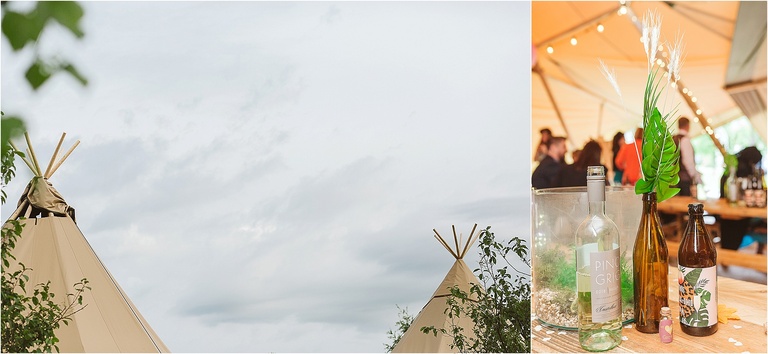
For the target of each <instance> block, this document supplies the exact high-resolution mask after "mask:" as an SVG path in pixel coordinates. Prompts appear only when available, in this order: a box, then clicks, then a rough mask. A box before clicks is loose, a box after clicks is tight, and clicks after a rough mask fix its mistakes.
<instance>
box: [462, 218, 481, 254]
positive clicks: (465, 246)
mask: <svg viewBox="0 0 768 354" xmlns="http://www.w3.org/2000/svg"><path fill="white" fill-rule="evenodd" d="M476 228H477V224H475V226H472V232H470V233H469V238H468V239H467V243H466V244H464V250H462V251H461V258H464V255H465V254H467V250H468V249H469V243H470V242H472V235H474V234H475V229H476Z"/></svg>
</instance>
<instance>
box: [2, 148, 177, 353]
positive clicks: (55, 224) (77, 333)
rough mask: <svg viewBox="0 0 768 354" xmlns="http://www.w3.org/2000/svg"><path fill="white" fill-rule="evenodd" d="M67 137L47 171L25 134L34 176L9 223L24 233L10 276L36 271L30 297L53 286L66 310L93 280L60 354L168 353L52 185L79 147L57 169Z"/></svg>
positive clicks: (62, 338)
mask: <svg viewBox="0 0 768 354" xmlns="http://www.w3.org/2000/svg"><path fill="white" fill-rule="evenodd" d="M65 136H66V133H65V134H62V136H61V139H60V140H59V144H58V145H57V147H56V150H55V151H54V153H53V157H52V158H51V160H50V163H49V164H48V168H47V169H45V170H43V169H41V168H40V165H39V163H38V161H37V157H36V156H35V154H34V149H32V146H31V145H30V143H29V136H28V135H26V134H25V137H26V139H27V145H28V146H29V148H28V152H29V154H28V155H27V156H26V157H22V158H21V159H22V160H23V161H24V163H25V164H26V165H27V166H28V167H29V168H30V170H32V173H33V174H34V175H35V177H33V178H32V181H31V182H30V183H29V185H28V186H27V188H26V189H25V191H24V193H23V194H22V196H21V198H20V200H19V203H18V208H17V209H16V211H14V212H13V214H12V215H11V216H10V218H9V219H10V220H18V221H19V223H20V224H21V225H22V227H23V228H22V232H21V235H20V237H19V238H18V239H17V240H16V246H15V248H14V249H13V255H14V256H15V257H16V261H13V262H11V267H10V268H9V269H8V271H10V272H15V271H16V270H18V269H19V268H20V266H19V265H18V263H21V264H23V265H24V266H25V267H26V268H28V269H31V270H29V271H27V273H26V275H27V276H29V280H28V281H27V286H26V291H27V292H31V291H33V290H32V288H33V287H34V286H36V285H37V284H40V283H46V282H48V281H50V291H51V292H52V293H53V294H55V295H56V297H55V298H54V301H55V302H57V303H59V304H60V306H62V307H63V306H64V305H65V302H67V303H69V302H71V301H74V299H71V298H69V297H68V296H67V294H72V293H75V290H74V285H75V284H77V283H80V282H81V281H82V279H83V278H85V279H87V280H88V286H89V287H90V288H91V289H90V290H85V291H84V292H83V293H82V296H83V304H84V305H85V307H83V308H82V309H81V310H79V311H77V312H75V313H74V314H73V315H72V319H71V320H69V321H68V322H69V323H68V324H67V325H65V324H62V325H61V327H59V328H58V329H57V330H56V331H55V333H56V337H57V338H58V339H59V342H58V343H57V346H58V348H59V351H60V352H66V353H72V352H100V353H105V352H132V353H139V352H140V353H149V352H169V350H168V348H167V347H166V346H165V344H164V343H163V342H162V341H161V340H160V338H159V337H158V336H157V334H156V333H155V331H154V330H153V329H152V327H150V326H149V323H147V321H146V320H145V319H144V317H143V316H142V315H141V313H139V311H138V309H136V306H135V305H134V304H133V303H132V302H131V300H130V299H129V298H128V296H127V295H126V294H125V292H124V291H123V289H122V288H120V285H119V284H118V283H117V281H115V278H114V277H113V276H112V274H110V273H109V271H108V270H107V267H106V266H105V265H104V263H102V262H101V260H100V259H99V257H98V256H97V255H96V253H95V252H94V250H93V248H91V245H90V244H89V243H88V240H86V238H85V236H84V235H83V233H82V232H81V231H80V229H79V228H78V227H77V225H76V224H75V221H74V219H73V218H74V209H73V208H71V207H70V206H69V205H67V203H66V202H65V201H64V198H62V196H61V194H59V192H58V191H56V189H54V188H53V186H52V185H51V183H49V182H48V178H49V177H51V175H53V173H54V172H55V171H56V169H58V167H59V166H61V164H62V163H63V162H64V160H66V158H67V157H68V156H69V154H70V153H71V152H72V150H74V148H75V147H77V145H78V144H79V141H78V142H76V143H75V144H74V145H73V146H72V148H70V149H69V151H68V152H67V153H66V154H65V155H64V156H63V157H62V158H61V159H60V160H59V161H58V163H55V164H54V161H55V160H56V158H57V154H58V152H59V149H60V147H61V144H62V142H63V140H64V137H65ZM11 145H12V146H13V148H14V149H16V147H15V145H13V144H12V143H11ZM16 150H18V149H16ZM42 171H45V174H43V172H42ZM4 227H5V226H4Z"/></svg>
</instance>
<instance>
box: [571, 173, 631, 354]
mask: <svg viewBox="0 0 768 354" xmlns="http://www.w3.org/2000/svg"><path fill="white" fill-rule="evenodd" d="M587 200H588V201H589V215H587V217H586V219H584V221H582V222H581V224H580V225H579V227H578V229H576V288H577V290H578V319H579V344H581V347H582V348H584V349H586V350H589V351H604V350H609V349H612V348H614V347H616V346H617V345H619V344H620V343H621V312H622V311H621V265H620V263H619V262H620V253H619V252H620V251H619V229H618V227H616V224H615V223H614V222H613V221H612V220H611V219H610V218H608V216H606V215H605V168H604V167H603V166H589V167H588V168H587Z"/></svg>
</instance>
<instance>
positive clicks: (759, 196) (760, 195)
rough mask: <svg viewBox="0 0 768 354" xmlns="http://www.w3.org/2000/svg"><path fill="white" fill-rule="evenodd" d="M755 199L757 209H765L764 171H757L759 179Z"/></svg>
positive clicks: (759, 169) (760, 169)
mask: <svg viewBox="0 0 768 354" xmlns="http://www.w3.org/2000/svg"><path fill="white" fill-rule="evenodd" d="M753 194H754V198H755V207H757V208H765V202H766V199H765V182H763V169H762V167H761V168H758V169H757V178H756V186H755V191H754V192H753Z"/></svg>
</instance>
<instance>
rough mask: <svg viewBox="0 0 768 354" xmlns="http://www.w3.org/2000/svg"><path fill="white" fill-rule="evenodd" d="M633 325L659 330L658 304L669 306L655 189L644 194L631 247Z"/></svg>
mask: <svg viewBox="0 0 768 354" xmlns="http://www.w3.org/2000/svg"><path fill="white" fill-rule="evenodd" d="M632 264H633V274H634V279H633V281H634V285H635V296H634V300H635V306H634V307H635V329H637V330H638V331H640V332H643V333H659V321H660V320H661V308H662V307H665V306H669V303H668V301H669V281H668V277H667V273H669V251H668V250H667V242H666V240H665V239H664V233H663V232H662V231H661V222H660V221H659V215H658V211H657V210H656V193H655V192H651V193H645V194H643V214H642V217H641V219H640V226H639V227H638V230H637V238H636V239H635V247H634V250H633V259H632Z"/></svg>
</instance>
